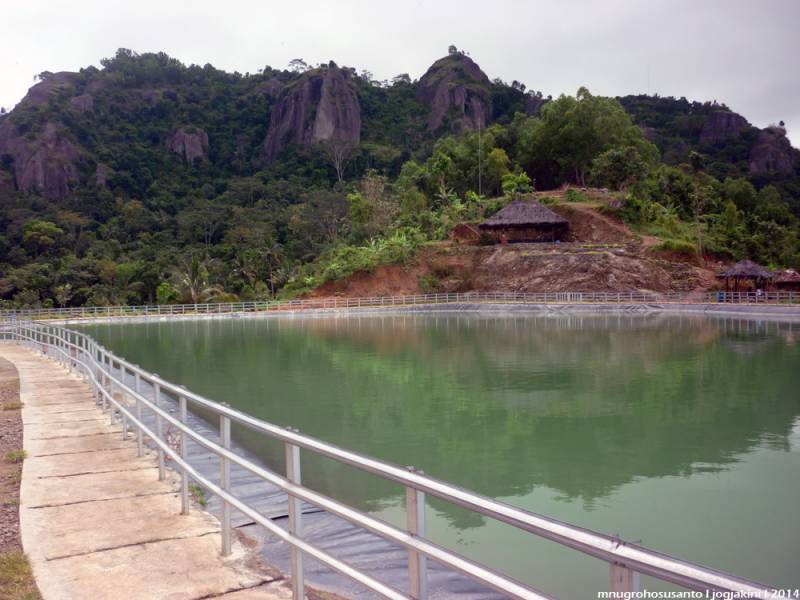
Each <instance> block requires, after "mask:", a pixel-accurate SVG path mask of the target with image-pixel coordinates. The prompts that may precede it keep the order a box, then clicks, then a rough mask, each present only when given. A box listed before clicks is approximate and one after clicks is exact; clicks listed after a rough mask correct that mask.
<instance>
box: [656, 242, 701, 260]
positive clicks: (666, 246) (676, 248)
mask: <svg viewBox="0 0 800 600" xmlns="http://www.w3.org/2000/svg"><path fill="white" fill-rule="evenodd" d="M654 250H662V251H665V252H674V253H675V254H680V255H681V256H688V257H694V256H697V246H695V244H693V243H692V242H687V241H686V240H673V239H667V240H664V241H663V242H662V243H661V244H659V245H658V246H655V248H654Z"/></svg>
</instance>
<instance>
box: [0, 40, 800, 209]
mask: <svg viewBox="0 0 800 600" xmlns="http://www.w3.org/2000/svg"><path fill="white" fill-rule="evenodd" d="M514 83H515V84H516V82H514ZM620 100H621V102H622V104H623V106H624V107H625V108H626V109H627V110H628V111H629V112H630V113H631V115H632V116H633V118H634V120H635V121H636V122H637V123H638V124H640V125H641V126H642V127H643V128H644V130H645V132H646V135H648V136H649V137H650V138H651V139H652V140H653V141H654V142H655V143H656V144H657V145H658V146H659V147H660V148H661V150H662V153H663V155H664V157H665V159H666V160H667V162H670V161H672V162H675V163H677V162H681V161H687V160H688V155H689V152H690V151H692V150H698V151H702V152H703V153H705V154H707V155H708V156H709V158H710V160H711V162H712V164H713V163H721V164H722V166H719V165H717V168H718V170H719V171H720V173H721V174H722V173H723V172H724V173H725V174H730V173H731V172H737V173H739V172H741V174H747V175H750V176H757V177H763V176H766V177H775V176H777V177H787V176H789V177H794V176H797V174H798V173H800V153H799V152H798V151H797V150H796V149H793V148H792V147H791V145H790V144H789V142H788V140H787V139H786V136H785V131H784V130H783V129H782V128H781V127H779V126H775V127H769V128H767V129H764V130H758V129H757V128H755V127H753V126H752V125H750V124H749V123H748V121H747V120H746V119H745V118H744V117H742V116H741V115H738V114H736V113H734V112H732V111H730V110H728V109H727V108H726V107H724V106H718V105H715V104H709V103H705V104H700V103H697V102H691V103H690V102H688V101H686V100H684V99H681V100H675V99H671V98H654V97H646V96H637V97H633V96H629V97H625V98H621V99H620ZM546 102H547V100H546V99H544V98H542V95H541V94H538V95H537V94H535V93H532V92H530V91H529V92H527V93H526V92H524V86H517V85H512V86H508V85H505V84H503V83H502V82H499V81H495V82H492V81H490V79H489V77H488V76H487V75H486V73H484V72H483V71H482V70H481V68H480V66H479V65H478V64H477V63H476V62H475V61H474V60H472V59H471V58H470V57H469V56H466V55H465V54H462V53H459V52H454V53H452V54H450V55H448V56H446V57H444V58H441V59H439V60H437V61H435V62H434V63H433V64H432V65H431V67H430V68H429V69H428V70H427V71H426V72H425V74H424V75H423V76H422V77H421V78H420V79H419V80H418V81H416V82H411V81H410V80H407V79H399V80H398V81H396V82H395V83H394V85H391V86H382V85H376V83H375V82H373V81H371V80H369V79H368V78H365V77H363V76H359V75H357V74H356V72H355V69H352V68H347V67H344V68H340V67H338V66H337V65H336V64H335V63H333V62H331V63H329V64H327V65H320V66H319V67H316V68H312V69H309V70H305V71H302V72H289V71H276V70H273V69H271V68H269V67H268V68H266V69H265V70H264V71H263V72H262V73H261V74H258V75H247V76H242V75H239V74H227V73H223V72H221V71H217V70H215V69H213V68H212V67H210V65H206V66H205V67H202V68H201V67H197V66H191V67H188V68H187V67H183V65H180V63H177V61H174V59H170V58H169V57H167V56H166V55H163V54H158V55H145V56H143V57H138V56H134V55H133V54H132V53H129V52H125V51H121V52H120V54H118V56H117V57H116V58H114V59H110V60H106V61H104V68H103V69H100V70H98V69H95V68H91V67H90V68H87V69H83V70H81V72H79V73H67V72H60V73H53V74H47V73H45V74H43V75H42V79H41V81H40V82H39V83H37V84H36V85H34V86H33V87H32V88H31V89H30V90H29V91H28V94H27V95H26V96H25V98H24V99H23V100H22V101H21V102H20V103H19V104H18V105H17V106H16V107H15V108H14V110H13V111H11V113H10V114H8V115H6V116H4V117H0V119H1V120H0V156H1V157H2V159H3V160H2V165H1V166H0V171H2V175H0V189H3V188H5V189H8V188H13V189H16V190H19V191H24V192H29V191H34V190H38V191H39V192H40V193H41V194H43V195H44V196H46V197H48V198H52V199H59V198H64V197H66V196H67V194H68V193H69V192H70V190H77V189H79V188H80V187H82V186H86V185H93V184H94V183H95V182H96V175H95V174H96V173H97V171H98V168H99V169H100V170H103V169H105V168H108V169H110V172H111V173H115V174H117V176H118V177H120V178H122V177H130V178H134V179H136V178H140V177H141V175H142V174H141V173H140V172H138V171H137V166H136V165H127V164H120V162H121V161H120V160H119V152H118V149H119V147H120V145H126V146H127V145H128V144H129V143H131V142H133V144H134V149H136V150H140V152H139V155H140V156H139V157H137V158H139V160H134V161H133V162H134V163H137V162H138V163H140V162H141V158H142V155H147V156H148V157H152V158H155V157H156V156H157V157H158V159H159V160H160V162H161V163H162V164H161V165H160V167H161V168H166V167H168V166H169V164H170V163H169V161H168V156H169V153H168V151H170V150H171V151H172V152H173V153H174V154H175V155H177V157H179V158H181V159H183V161H184V162H185V163H186V164H188V165H190V166H191V165H194V164H195V162H197V161H199V160H206V161H210V162H211V163H212V164H213V165H214V166H215V167H217V168H220V169H223V170H234V171H236V172H238V173H246V172H255V171H257V170H258V169H259V168H260V167H261V166H262V165H264V164H268V163H270V162H272V161H274V160H275V159H276V158H277V157H278V156H279V155H281V154H282V153H285V152H286V151H287V149H289V150H291V149H296V148H305V149H308V148H312V147H314V146H316V145H318V144H320V143H321V142H325V141H328V140H338V141H340V142H343V143H346V144H349V145H352V146H353V147H355V146H357V145H358V144H359V143H360V142H361V141H362V139H364V140H367V141H370V142H373V143H377V144H379V145H382V146H392V147H395V148H396V147H397V146H398V144H397V138H398V137H400V138H403V139H404V141H405V143H401V144H400V146H401V147H400V148H399V150H400V152H401V153H405V154H406V155H408V154H414V153H415V151H417V150H418V149H419V148H420V147H424V145H425V140H426V139H429V140H431V139H435V137H436V136H438V135H441V134H442V133H443V132H460V131H463V130H465V129H467V130H470V129H472V130H475V129H478V128H479V127H480V128H483V129H485V128H486V127H487V126H488V125H490V124H491V123H492V122H508V121H509V120H510V119H511V118H512V117H513V115H514V113H515V112H524V113H527V114H537V113H538V111H539V110H541V106H542V105H543V104H546ZM376 104H381V105H382V106H376ZM114 119H130V120H131V121H132V122H129V124H130V125H131V127H129V128H123V127H121V126H119V125H115V124H114V123H113V122H112V120H114ZM388 123H391V125H389V126H387V124H388ZM242 125H243V126H242ZM125 129H127V130H125ZM131 129H133V130H131ZM123 130H124V131H123ZM398 130H399V131H400V134H399V135H394V136H391V133H392V132H395V133H396V132H397V131H398ZM392 138H394V139H392ZM125 150H126V151H125V154H129V153H130V150H131V148H130V147H129V146H127V147H126V149H125ZM374 154H375V155H374V156H371V157H368V158H367V160H368V161H370V162H374V161H375V159H378V160H379V161H380V159H381V158H382V157H381V156H379V155H380V152H375V153H374ZM150 170H151V172H150V173H149V174H146V175H149V176H153V175H157V174H156V173H153V172H152V171H153V169H152V167H151V168H150ZM157 170H160V168H157ZM106 180H107V182H108V178H106ZM116 181H117V179H115V178H114V177H113V176H112V177H111V178H110V183H111V185H112V186H113V185H114V184H115V182H116Z"/></svg>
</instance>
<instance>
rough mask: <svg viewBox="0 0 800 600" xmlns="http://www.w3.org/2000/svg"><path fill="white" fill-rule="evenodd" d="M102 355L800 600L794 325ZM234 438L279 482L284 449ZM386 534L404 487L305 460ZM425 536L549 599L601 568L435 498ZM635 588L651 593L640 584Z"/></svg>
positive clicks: (311, 331) (603, 324)
mask: <svg viewBox="0 0 800 600" xmlns="http://www.w3.org/2000/svg"><path fill="white" fill-rule="evenodd" d="M81 330H83V331H86V332H87V333H89V334H91V335H93V336H94V337H95V338H96V339H97V340H98V341H100V342H101V343H102V344H104V345H106V346H107V347H109V348H110V349H112V350H113V351H114V352H116V353H118V354H119V355H121V356H124V357H126V358H127V359H129V360H131V361H133V362H135V363H138V364H140V365H141V366H142V367H144V368H146V369H148V370H151V371H156V372H158V373H159V374H160V375H161V376H162V377H165V378H166V379H169V380H171V381H174V382H176V383H180V384H184V385H186V386H187V387H189V388H191V389H192V390H194V391H197V392H198V393H201V394H203V395H206V396H207V397H210V398H212V399H215V400H219V401H224V402H228V403H229V404H231V405H232V406H234V407H236V408H238V409H241V410H243V411H246V412H248V413H250V414H252V415H255V416H257V417H259V418H262V419H264V420H267V421H270V422H273V423H276V424H278V425H286V426H288V425H291V426H293V427H296V428H298V429H299V430H300V431H302V432H304V433H306V434H309V435H313V436H315V437H318V438H320V439H322V440H325V441H328V442H331V443H334V444H337V445H340V446H342V447H345V448H348V449H352V450H357V451H359V452H363V453H366V454H368V455H371V456H374V457H377V458H381V459H384V460H387V461H390V462H393V463H397V464H400V465H414V466H415V467H417V468H419V469H422V470H424V471H425V472H426V473H427V474H429V475H432V476H434V477H438V478H441V479H444V480H446V481H449V482H451V483H454V484H457V485H460V486H463V487H466V488H469V489H471V490H474V491H476V492H479V493H481V494H485V495H487V496H491V497H493V498H497V499H499V500H502V501H504V502H508V503H510V504H513V505H515V506H519V507H521V508H524V509H527V510H531V511H534V512H537V513H540V514H543V515H546V516H548V517H553V518H557V519H561V520H564V521H567V522H569V523H572V524H575V525H579V526H583V527H588V528H591V529H593V530H596V531H600V532H603V533H609V534H619V535H620V536H622V537H623V538H626V539H629V540H634V541H638V540H641V541H642V543H644V544H645V545H647V546H649V547H651V548H654V549H657V550H660V551H664V552H668V553H671V554H675V555H677V556H679V557H681V558H684V559H687V560H691V561H695V562H699V563H701V564H704V565H707V566H710V567H714V568H718V569H722V570H724V571H729V572H732V573H734V574H737V575H741V576H744V577H748V578H752V579H756V580H759V581H763V582H765V583H768V584H771V585H774V586H777V587H784V588H787V587H788V588H798V587H800V502H798V499H800V324H798V323H777V322H758V321H748V320H737V319H730V318H725V319H723V318H715V319H710V318H709V319H707V318H704V317H672V316H663V315H659V316H579V315H572V316H547V317H545V316H524V317H519V316H499V315H496V316H495V315H481V314H462V315H454V314H430V315H419V314H414V315H371V316H362V317H353V316H350V317H344V316H339V317H304V318H297V317H294V318H292V317H288V318H266V319H258V318H243V319H227V320H219V321H182V322H160V323H159V322H152V323H137V324H125V325H119V324H113V325H92V326H84V327H81ZM234 435H235V437H236V438H237V440H238V441H239V442H240V443H242V444H243V445H245V446H246V447H248V448H249V449H250V450H252V451H253V452H255V453H257V454H258V455H259V456H260V457H261V458H262V459H263V460H264V462H265V463H267V464H268V465H270V466H272V467H274V468H275V469H276V470H282V461H283V453H282V452H283V451H282V448H281V447H279V446H278V445H276V444H273V443H267V442H264V441H263V440H261V439H259V438H257V437H255V436H253V435H252V434H250V433H248V432H247V431H240V430H236V431H235V432H234ZM303 478H304V482H306V483H307V484H308V485H310V486H311V487H313V488H315V489H317V490H319V491H322V492H324V493H326V494H329V495H331V496H333V497H335V498H339V499H341V500H346V501H347V502H349V503H352V504H354V505H355V506H357V507H359V508H361V509H364V510H366V511H368V512H370V513H371V514H374V515H376V516H379V517H380V518H383V519H385V520H387V521H389V522H392V523H394V524H396V525H399V526H401V525H402V524H403V523H404V519H405V513H404V503H403V492H402V489H401V488H400V487H399V486H397V485H395V484H393V483H388V482H385V481H383V480H380V479H379V478H376V477H373V476H370V475H365V474H361V473H357V472H355V471H354V470H353V469H351V468H349V467H346V466H342V465H338V464H337V463H334V462H331V461H328V460H326V459H315V457H310V456H308V455H306V454H304V456H303ZM427 527H428V535H429V537H430V538H432V539H433V540H434V541H436V542H438V543H440V544H442V545H445V546H447V547H449V548H452V549H455V550H458V551H460V552H461V553H463V554H465V555H467V556H469V557H472V558H476V559H479V560H481V561H483V562H485V563H487V564H489V565H491V566H494V567H496V568H498V569H500V570H501V571H503V572H504V573H507V574H509V575H511V576H514V577H516V578H518V579H520V580H522V581H525V582H527V583H530V584H532V585H534V586H535V587H537V588H538V589H541V590H543V591H546V592H550V593H553V594H557V595H559V596H561V597H568V598H593V597H596V595H595V594H596V592H597V591H598V590H606V589H608V567H607V565H606V564H605V563H603V562H601V561H597V560H595V559H591V558H589V557H585V556H583V555H582V554H580V553H577V552H574V551H571V550H567V549H564V548H562V547H560V546H558V545H556V544H553V543H551V542H547V541H544V540H539V539H537V538H535V536H532V535H529V534H524V533H521V532H517V531H514V530H513V529H511V528H510V527H508V526H506V525H503V524H498V523H495V522H493V521H491V520H486V519H484V518H482V517H480V516H476V515H474V514H471V513H468V512H466V511H463V510H461V509H457V508H453V507H452V506H450V505H448V504H447V503H444V502H440V501H436V500H430V499H429V501H428V512H427ZM643 583H644V584H645V585H646V586H647V587H648V588H650V589H654V588H660V587H662V586H661V584H659V583H653V582H652V581H651V580H645V579H643Z"/></svg>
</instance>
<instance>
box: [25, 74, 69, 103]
mask: <svg viewBox="0 0 800 600" xmlns="http://www.w3.org/2000/svg"><path fill="white" fill-rule="evenodd" d="M77 79H78V73H71V72H69V71H61V72H59V73H52V74H50V75H48V76H46V77H45V79H43V80H42V81H40V82H39V83H37V84H36V85H34V86H31V88H30V89H28V93H27V94H25V97H24V98H23V99H22V100H21V101H20V103H19V105H20V106H36V107H39V106H42V105H43V104H46V103H47V102H49V101H50V99H51V98H53V96H56V95H57V94H58V93H59V92H62V91H67V92H73V93H74V88H75V83H76V81H77Z"/></svg>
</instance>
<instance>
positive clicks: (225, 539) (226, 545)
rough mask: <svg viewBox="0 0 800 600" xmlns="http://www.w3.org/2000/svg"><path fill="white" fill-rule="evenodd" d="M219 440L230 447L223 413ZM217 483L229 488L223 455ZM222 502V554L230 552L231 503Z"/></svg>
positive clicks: (228, 471)
mask: <svg viewBox="0 0 800 600" xmlns="http://www.w3.org/2000/svg"><path fill="white" fill-rule="evenodd" d="M219 442H220V445H221V446H222V447H223V448H225V449H230V447H231V420H230V418H229V417H226V416H225V415H220V417H219ZM219 482H220V483H219V485H220V487H221V488H222V489H223V490H225V491H226V492H228V491H230V489H231V462H230V460H229V459H227V458H225V457H224V456H220V457H219ZM220 502H221V503H222V518H221V519H220V522H221V523H222V556H228V555H230V553H231V505H230V504H228V501H227V500H225V499H224V498H220Z"/></svg>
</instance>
